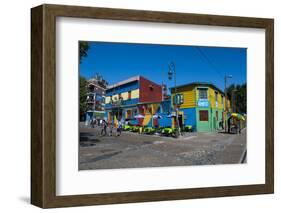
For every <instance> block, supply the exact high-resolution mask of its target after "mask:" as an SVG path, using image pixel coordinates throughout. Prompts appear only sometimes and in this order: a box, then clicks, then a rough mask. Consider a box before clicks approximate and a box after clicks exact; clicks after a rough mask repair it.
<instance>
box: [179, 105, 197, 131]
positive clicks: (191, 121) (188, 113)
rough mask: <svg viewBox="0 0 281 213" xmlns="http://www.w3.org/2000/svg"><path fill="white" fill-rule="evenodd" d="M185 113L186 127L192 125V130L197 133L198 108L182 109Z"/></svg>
mask: <svg viewBox="0 0 281 213" xmlns="http://www.w3.org/2000/svg"><path fill="white" fill-rule="evenodd" d="M180 111H183V112H184V125H191V126H192V130H193V131H196V108H184V109H180Z"/></svg>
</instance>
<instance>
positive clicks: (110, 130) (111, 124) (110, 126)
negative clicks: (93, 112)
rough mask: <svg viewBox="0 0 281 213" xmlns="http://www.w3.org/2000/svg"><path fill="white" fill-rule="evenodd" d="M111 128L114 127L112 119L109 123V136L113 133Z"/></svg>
mask: <svg viewBox="0 0 281 213" xmlns="http://www.w3.org/2000/svg"><path fill="white" fill-rule="evenodd" d="M113 128H114V119H112V120H111V122H110V124H109V136H112V135H113Z"/></svg>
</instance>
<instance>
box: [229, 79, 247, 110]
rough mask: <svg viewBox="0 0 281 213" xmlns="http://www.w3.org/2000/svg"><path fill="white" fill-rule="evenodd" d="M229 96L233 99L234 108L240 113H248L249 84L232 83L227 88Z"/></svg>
mask: <svg viewBox="0 0 281 213" xmlns="http://www.w3.org/2000/svg"><path fill="white" fill-rule="evenodd" d="M226 91H227V97H228V99H229V100H232V102H233V103H232V104H233V106H235V107H234V108H235V109H234V110H235V111H236V112H238V113H247V84H246V83H244V84H241V85H240V84H237V85H235V84H231V85H230V86H229V87H228V88H227V90H226Z"/></svg>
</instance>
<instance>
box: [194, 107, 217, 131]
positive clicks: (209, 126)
mask: <svg viewBox="0 0 281 213" xmlns="http://www.w3.org/2000/svg"><path fill="white" fill-rule="evenodd" d="M200 110H208V121H200V120H199V111H200ZM216 111H217V112H218V120H217V118H216ZM221 120H222V110H221V109H217V108H210V107H197V108H196V130H197V132H212V131H216V130H217V129H218V128H219V122H220V121H221Z"/></svg>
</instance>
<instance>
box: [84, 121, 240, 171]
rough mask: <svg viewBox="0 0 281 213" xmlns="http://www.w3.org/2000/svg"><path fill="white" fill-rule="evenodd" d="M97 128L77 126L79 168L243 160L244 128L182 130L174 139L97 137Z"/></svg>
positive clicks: (131, 135) (135, 135)
mask: <svg viewBox="0 0 281 213" xmlns="http://www.w3.org/2000/svg"><path fill="white" fill-rule="evenodd" d="M100 131H101V129H100V127H95V128H89V127H85V126H84V125H80V141H79V170H89V169H119V168H144V167H163V166H164V167H167V166H188V165H215V164H237V163H245V162H246V129H243V130H242V133H241V134H227V133H224V132H221V133H219V132H211V133H185V134H184V135H183V136H182V137H181V138H177V139H176V138H172V137H164V136H157V135H145V134H138V133H133V132H122V134H121V136H115V134H114V135H113V136H108V135H107V136H100ZM113 133H115V132H113Z"/></svg>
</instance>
